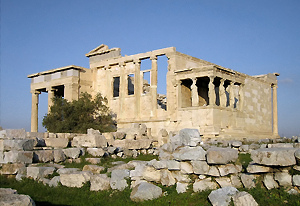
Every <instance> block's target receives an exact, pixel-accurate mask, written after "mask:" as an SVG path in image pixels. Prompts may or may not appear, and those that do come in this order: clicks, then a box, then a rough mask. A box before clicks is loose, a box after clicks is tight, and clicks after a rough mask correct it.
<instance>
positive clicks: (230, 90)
mask: <svg viewBox="0 0 300 206" xmlns="http://www.w3.org/2000/svg"><path fill="white" fill-rule="evenodd" d="M233 85H234V83H233V82H230V85H229V107H230V108H233V107H234V91H233Z"/></svg>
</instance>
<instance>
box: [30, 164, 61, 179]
mask: <svg viewBox="0 0 300 206" xmlns="http://www.w3.org/2000/svg"><path fill="white" fill-rule="evenodd" d="M55 170H56V169H55V167H27V177H28V178H33V179H34V180H38V179H40V178H43V177H45V176H47V175H51V174H53V172H54V171H55Z"/></svg>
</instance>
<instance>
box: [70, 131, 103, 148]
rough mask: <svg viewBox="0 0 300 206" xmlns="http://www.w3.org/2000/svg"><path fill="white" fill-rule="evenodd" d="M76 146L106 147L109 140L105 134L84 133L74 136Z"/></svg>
mask: <svg viewBox="0 0 300 206" xmlns="http://www.w3.org/2000/svg"><path fill="white" fill-rule="evenodd" d="M72 146H74V147H106V146H107V140H106V138H105V136H103V135H100V134H98V135H96V134H95V135H82V136H76V137H74V138H73V141H72Z"/></svg>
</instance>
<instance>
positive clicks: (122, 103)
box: [118, 62, 128, 119]
mask: <svg viewBox="0 0 300 206" xmlns="http://www.w3.org/2000/svg"><path fill="white" fill-rule="evenodd" d="M119 67H120V89H119V92H120V94H119V105H120V106H119V114H118V118H120V119H122V117H123V111H124V110H125V108H124V107H125V95H126V94H128V91H126V88H127V86H126V84H128V82H127V81H128V80H127V75H125V63H124V62H122V63H119Z"/></svg>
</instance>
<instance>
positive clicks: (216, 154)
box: [206, 147, 238, 164]
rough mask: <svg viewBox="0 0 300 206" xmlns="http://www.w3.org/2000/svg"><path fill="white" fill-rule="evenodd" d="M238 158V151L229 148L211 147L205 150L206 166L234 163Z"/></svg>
mask: <svg viewBox="0 0 300 206" xmlns="http://www.w3.org/2000/svg"><path fill="white" fill-rule="evenodd" d="M237 158H238V151H237V150H236V149H231V148H219V147H212V148H209V149H208V150H207V155H206V159H207V163H208V164H227V163H228V162H235V161H236V160H237Z"/></svg>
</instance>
